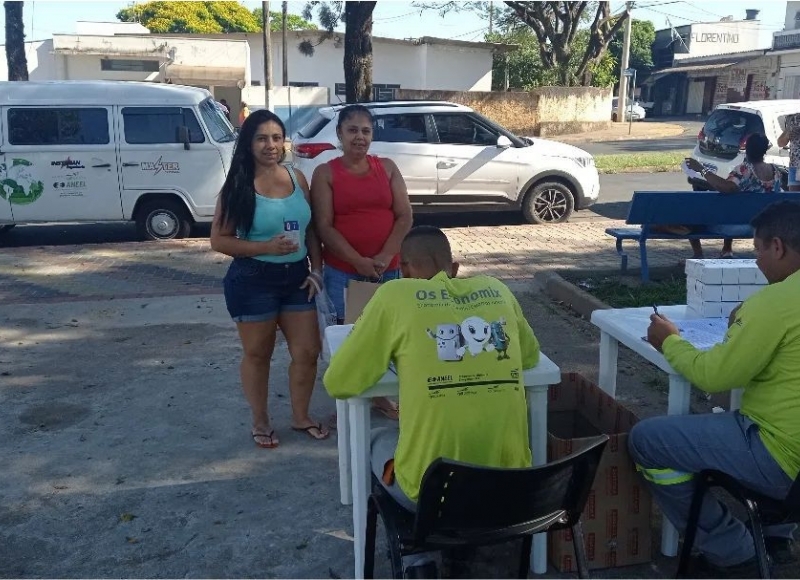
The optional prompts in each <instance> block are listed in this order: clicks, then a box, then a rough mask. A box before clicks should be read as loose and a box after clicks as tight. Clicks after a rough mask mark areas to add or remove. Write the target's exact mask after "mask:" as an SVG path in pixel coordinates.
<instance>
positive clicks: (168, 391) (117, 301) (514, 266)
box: [0, 220, 798, 578]
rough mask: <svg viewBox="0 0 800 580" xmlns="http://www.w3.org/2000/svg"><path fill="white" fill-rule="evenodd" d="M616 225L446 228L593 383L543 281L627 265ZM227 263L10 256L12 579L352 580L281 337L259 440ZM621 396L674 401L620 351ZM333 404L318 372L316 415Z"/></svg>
mask: <svg viewBox="0 0 800 580" xmlns="http://www.w3.org/2000/svg"><path fill="white" fill-rule="evenodd" d="M614 223H619V222H615V221H613V220H600V221H597V222H593V221H575V222H573V223H569V224H562V225H558V226H551V227H538V226H530V225H523V224H512V225H508V224H504V223H503V222H502V221H498V222H497V223H496V225H494V224H486V225H482V226H479V227H467V226H466V225H465V226H463V227H459V226H458V225H457V224H456V225H455V226H451V227H449V228H448V235H449V236H450V239H451V241H452V242H453V245H454V248H455V250H456V252H457V254H458V256H459V258H460V259H461V260H462V262H463V263H464V267H463V271H464V273H465V274H469V273H476V272H486V273H490V274H494V275H496V276H499V277H501V278H503V279H505V280H506V281H507V282H508V283H509V284H510V285H511V287H512V288H513V289H514V290H515V292H516V293H517V294H518V296H519V297H520V300H521V303H522V305H523V309H524V311H525V314H526V316H527V317H528V319H529V320H530V322H531V324H532V326H533V327H534V329H535V331H536V333H537V335H538V337H539V339H540V341H541V343H542V349H543V351H544V352H545V353H547V354H548V355H549V356H550V357H551V358H552V359H553V360H555V361H556V363H557V364H559V365H560V366H561V368H562V369H563V370H565V371H575V372H580V373H583V374H584V375H586V376H587V377H589V378H592V379H594V378H596V361H597V357H598V344H597V343H598V333H597V332H596V330H595V329H594V327H593V326H592V325H591V324H589V323H588V322H586V321H585V320H583V319H581V318H579V317H576V316H575V315H573V314H572V313H570V312H568V311H566V310H563V309H562V308H560V307H559V306H557V305H556V304H554V303H553V302H551V301H550V300H549V299H548V298H547V297H545V296H543V295H542V294H539V293H538V292H537V291H536V289H535V285H534V284H533V282H532V277H533V275H534V274H537V273H539V272H542V271H545V270H550V269H567V270H589V269H595V270H596V269H610V270H613V269H615V268H616V267H618V259H617V256H616V254H615V253H614V251H613V244H612V242H611V239H610V238H608V237H607V236H605V234H604V233H603V229H604V228H605V227H608V226H609V225H610V224H614ZM13 234H14V232H10V235H13ZM746 247H747V244H744V243H743V244H742V247H741V249H742V250H745V249H746ZM687 250H688V248H686V247H685V244H681V243H674V242H663V243H662V242H656V243H653V247H652V256H651V259H652V263H653V265H654V266H659V265H661V266H669V265H673V266H674V265H675V264H677V263H679V262H680V261H681V260H682V258H684V257H686V254H687ZM226 263H227V258H225V257H223V256H220V255H217V254H214V253H213V252H211V250H210V248H209V246H208V241H207V240H199V239H193V240H186V241H175V242H170V243H135V242H123V243H105V244H83V245H61V246H23V247H7V248H4V251H3V252H2V253H0V464H2V465H3V466H4V469H3V470H2V472H0V577H69V578H77V577H159V578H166V577H172V578H174V577H214V578H217V577H220V578H221V577H248V578H249V577H291V578H300V577H316V578H344V577H349V576H351V574H352V539H351V521H352V520H351V518H352V512H351V509H350V508H349V507H345V506H341V505H340V504H339V503H338V480H337V455H336V440H335V435H334V437H331V438H330V439H329V440H327V441H322V442H318V441H312V440H311V439H309V438H308V437H306V436H305V435H303V434H300V433H296V432H293V431H291V430H290V429H289V403H288V392H287V378H286V377H287V364H288V358H287V353H286V348H285V345H284V344H282V343H281V344H279V345H278V347H277V349H276V355H275V358H274V362H273V372H272V382H271V385H272V386H271V392H270V405H271V414H272V417H273V420H274V425H275V427H276V429H277V430H278V432H279V434H280V436H281V444H280V447H279V448H278V449H275V450H263V449H259V448H256V447H255V446H254V445H253V443H252V440H251V438H250V436H249V427H250V426H249V413H248V408H247V405H246V403H245V401H244V398H243V396H242V394H241V391H240V387H239V380H238V370H237V367H238V362H239V357H240V346H239V342H238V338H237V336H236V332H235V329H234V326H233V324H232V323H231V322H230V320H229V318H228V315H227V312H226V311H225V308H224V303H223V300H222V297H221V293H220V292H221V287H220V279H221V277H222V275H223V273H224V271H225V268H226ZM631 265H632V267H635V266H636V257H635V255H632V256H631ZM322 370H323V369H322V368H321V369H320V375H321V373H322ZM618 392H619V396H620V399H621V400H623V401H625V402H626V404H628V405H629V406H631V408H632V409H633V410H634V411H636V412H638V413H639V414H640V415H642V416H646V415H650V414H657V413H663V412H664V410H665V409H666V380H665V377H664V376H663V375H661V374H660V373H658V372H657V371H655V370H654V369H653V368H652V367H650V366H649V365H647V364H645V363H643V362H642V361H641V360H640V359H638V358H637V357H635V356H634V355H632V354H631V353H628V352H626V351H624V349H623V352H622V353H621V361H620V380H619V388H618ZM695 404H696V405H697V408H698V409H699V410H702V409H704V405H706V402H705V401H704V400H703V399H702V398H698V399H697V400H696V401H695ZM333 410H334V404H333V401H332V400H331V399H330V398H329V397H327V395H326V394H325V393H324V391H323V390H322V388H321V386H319V385H318V389H317V392H316V394H315V396H314V400H313V403H312V412H313V414H314V416H315V417H319V418H325V417H327V416H329V415H330V414H331V413H332V412H333ZM375 421H376V423H377V422H379V421H382V419H381V418H380V417H377V416H376V417H375ZM657 525H658V521H657V520H654V526H657ZM657 537H658V535H657V534H656V540H655V541H656V542H657ZM500 566H501V564H497V567H492V568H489V569H486V568H484V570H486V574H484V576H486V575H489V576H495V575H500V573H499V569H500ZM674 566H675V563H674V561H673V560H671V559H665V558H661V557H656V558H655V559H654V561H653V563H652V564H647V565H643V566H639V567H636V568H626V569H617V570H611V571H605V572H598V573H596V576H598V577H627V576H636V577H668V576H671V575H672V574H673V573H674ZM378 571H379V573H381V572H382V573H385V572H386V568H385V564H384V567H383V568H379V569H378ZM797 572H798V571H797V570H795V571H794V574H797Z"/></svg>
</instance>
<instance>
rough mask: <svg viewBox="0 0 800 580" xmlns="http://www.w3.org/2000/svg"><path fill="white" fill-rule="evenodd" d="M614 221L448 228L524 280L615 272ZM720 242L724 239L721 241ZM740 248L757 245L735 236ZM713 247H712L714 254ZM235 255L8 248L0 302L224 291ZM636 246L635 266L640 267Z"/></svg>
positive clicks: (128, 246) (483, 266)
mask: <svg viewBox="0 0 800 580" xmlns="http://www.w3.org/2000/svg"><path fill="white" fill-rule="evenodd" d="M619 225H622V222H621V221H614V220H606V219H599V220H596V221H595V220H591V221H590V220H579V221H575V222H572V223H567V224H560V225H554V226H536V225H508V226H480V227H459V228H448V229H447V234H448V237H449V238H450V240H451V243H452V245H453V249H454V251H455V253H456V255H457V258H458V259H459V261H460V262H461V264H462V265H461V272H462V273H463V274H476V273H485V274H490V275H493V276H496V277H498V278H501V279H503V280H506V281H508V282H524V281H528V280H530V279H531V278H532V277H533V275H534V274H535V273H536V272H538V271H542V270H573V271H575V270H615V269H618V268H619V257H618V256H617V254H616V252H615V250H614V240H613V239H612V238H611V237H610V236H607V235H606V234H605V233H604V230H605V228H607V227H613V226H619ZM717 245H718V244H717ZM734 247H735V249H737V250H738V251H740V252H741V251H744V252H747V251H748V250H749V249H750V247H751V244H750V243H749V242H747V241H737V242H736V245H735V246H734ZM648 248H649V249H650V251H649V253H648V255H649V257H650V264H651V266H652V267H658V266H674V265H676V264H679V263H680V262H681V261H682V260H683V259H685V258H686V257H687V256H688V255H689V253H690V250H689V246H688V243H687V242H680V241H678V242H674V241H658V240H657V241H653V242H651V243H649V244H648ZM714 248H715V245H713V244H709V250H710V251H709V255H713V254H712V252H714V251H715V249H714ZM228 262H229V258H227V257H226V256H223V255H221V254H217V253H215V252H213V251H212V250H211V248H210V246H209V243H208V240H202V239H191V240H180V241H171V242H123V243H108V244H85V245H80V246H77V245H76V246H37V247H20V248H3V250H2V252H0V304H29V303H39V302H67V301H78V300H102V299H115V298H136V297H152V296H176V295H184V294H216V293H221V292H222V283H221V280H222V277H223V276H224V274H225V270H226V268H227V265H228ZM638 266H639V260H638V255H637V253H636V251H635V246H633V245H631V246H630V252H629V267H630V268H638Z"/></svg>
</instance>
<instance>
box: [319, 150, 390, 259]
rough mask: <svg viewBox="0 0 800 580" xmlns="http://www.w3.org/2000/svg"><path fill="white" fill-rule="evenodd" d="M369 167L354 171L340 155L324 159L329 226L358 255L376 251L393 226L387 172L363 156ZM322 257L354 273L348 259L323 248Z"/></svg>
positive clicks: (381, 166)
mask: <svg viewBox="0 0 800 580" xmlns="http://www.w3.org/2000/svg"><path fill="white" fill-rule="evenodd" d="M367 161H368V162H369V168H370V170H369V171H368V172H367V173H364V174H363V175H355V174H353V173H351V172H350V171H348V170H347V168H346V167H345V166H344V164H343V163H342V159H341V157H337V158H336V159H333V160H332V161H330V162H328V165H329V166H330V168H331V190H332V191H333V227H334V228H335V229H336V230H337V231H338V232H339V233H340V234H342V236H344V239H345V240H347V242H348V243H349V244H350V245H351V246H353V249H354V250H355V251H356V252H358V253H359V254H361V255H362V256H366V257H372V256H375V255H376V254H378V253H380V251H381V250H382V249H383V244H385V243H386V240H387V239H388V238H389V234H390V233H391V232H392V228H393V227H394V211H392V205H393V197H392V188H391V185H390V184H389V176H388V175H387V173H386V169H384V167H383V164H382V163H381V162H380V159H378V158H377V157H373V156H372V155H368V156H367ZM323 258H324V260H325V263H326V264H329V265H331V266H333V267H334V268H336V269H337V270H341V271H343V272H349V273H351V274H355V273H356V269H355V268H354V267H353V266H352V265H351V264H350V263H348V262H346V261H344V260H343V259H341V258H340V257H338V256H337V255H335V254H333V253H332V252H331V251H329V250H327V249H323ZM399 261H400V259H399V256H394V257H393V258H392V261H391V262H390V263H389V265H388V266H387V268H386V269H387V270H394V269H396V268H397V267H398V264H399Z"/></svg>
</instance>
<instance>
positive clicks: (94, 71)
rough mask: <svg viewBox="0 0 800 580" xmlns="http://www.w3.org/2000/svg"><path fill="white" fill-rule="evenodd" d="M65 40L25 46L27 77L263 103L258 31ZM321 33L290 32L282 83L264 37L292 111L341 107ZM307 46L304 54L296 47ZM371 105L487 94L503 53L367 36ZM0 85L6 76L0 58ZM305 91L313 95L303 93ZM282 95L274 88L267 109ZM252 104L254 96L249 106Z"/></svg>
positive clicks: (278, 60) (335, 67) (90, 26)
mask: <svg viewBox="0 0 800 580" xmlns="http://www.w3.org/2000/svg"><path fill="white" fill-rule="evenodd" d="M76 30H77V31H76V33H75V34H55V35H53V38H52V39H49V40H44V41H35V42H29V43H27V44H26V47H27V50H26V53H27V56H28V71H29V74H30V78H31V80H136V81H152V82H171V83H175V84H186V85H192V86H199V87H203V88H207V89H209V90H210V91H211V92H212V93H213V94H214V95H215V97H216V98H217V99H225V100H226V101H227V102H228V103H229V104H230V105H231V108H232V111H231V112H232V119H235V118H236V115H237V114H238V107H239V103H240V101H241V100H242V97H243V95H244V96H245V97H247V98H248V99H250V100H249V101H248V104H250V105H253V106H255V107H256V108H257V107H258V106H259V105H261V106H263V104H264V100H263V98H264V97H263V90H257V89H253V87H263V86H264V51H263V37H262V35H261V34H260V33H252V34H250V33H234V34H206V35H199V34H192V35H186V34H150V33H149V32H148V30H147V29H146V28H144V27H143V26H141V25H140V24H137V23H123V22H102V23H100V22H79V23H77V28H76ZM323 36H324V32H322V31H302V32H291V33H290V34H289V35H288V41H287V47H288V49H287V51H286V54H287V59H288V71H289V74H288V79H284V78H282V70H283V66H282V61H283V52H282V42H281V34H280V33H273V34H272V39H271V44H272V47H271V48H272V78H273V86H275V87H281V86H287V85H288V86H292V87H299V88H302V89H303V90H297V91H295V90H292V105H293V106H294V105H301V106H302V105H319V104H327V103H328V102H334V103H335V102H340V101H344V98H345V97H344V65H343V57H344V33H335V34H334V35H333V37H332V38H330V39H323ZM303 40H310V41H311V42H312V43H313V44H315V45H316V47H315V54H314V56H311V57H308V56H304V55H303V54H302V53H301V52H300V50H299V48H298V46H299V44H300V42H301V41H303ZM372 45H373V73H372V75H373V76H372V80H373V86H374V99H375V100H382V99H390V98H392V97H393V95H394V91H395V89H399V88H403V89H429V90H449V91H489V90H491V86H492V60H493V54H494V53H495V52H497V51H506V50H509V49H512V50H513V47H508V46H506V45H500V44H488V43H482V42H464V41H458V40H447V39H441V38H432V37H423V38H418V39H408V40H398V39H393V38H381V37H373V39H372ZM0 56H2V58H0V80H7V78H8V72H7V70H6V61H5V56H4V55H0ZM287 81H288V82H287ZM312 88H313V90H312ZM286 95H287V91H285V90H279V89H277V90H276V93H275V98H274V99H273V98H271V102H270V105H271V107H272V105H273V104H274V103H275V101H279V102H278V103H277V105H278V108H280V107H281V106H285V105H286V103H283V102H280V101H282V100H283V99H284V97H285V96H286ZM253 99H258V100H260V103H259V102H258V100H256V101H255V102H254V101H253ZM278 113H279V114H280V111H278Z"/></svg>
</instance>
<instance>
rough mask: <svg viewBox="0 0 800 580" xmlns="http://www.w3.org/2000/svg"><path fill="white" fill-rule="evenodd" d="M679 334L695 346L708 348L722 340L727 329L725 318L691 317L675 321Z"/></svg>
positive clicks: (702, 348) (703, 348)
mask: <svg viewBox="0 0 800 580" xmlns="http://www.w3.org/2000/svg"><path fill="white" fill-rule="evenodd" d="M676 324H677V325H678V330H680V332H681V336H682V337H683V338H685V339H686V340H688V341H689V343H690V344H691V345H692V346H694V347H695V348H699V349H700V350H708V349H709V348H711V347H712V346H715V345H717V344H719V343H721V342H722V341H723V339H724V338H725V333H726V332H727V330H728V319H727V318H693V319H688V320H681V321H677V322H676Z"/></svg>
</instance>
